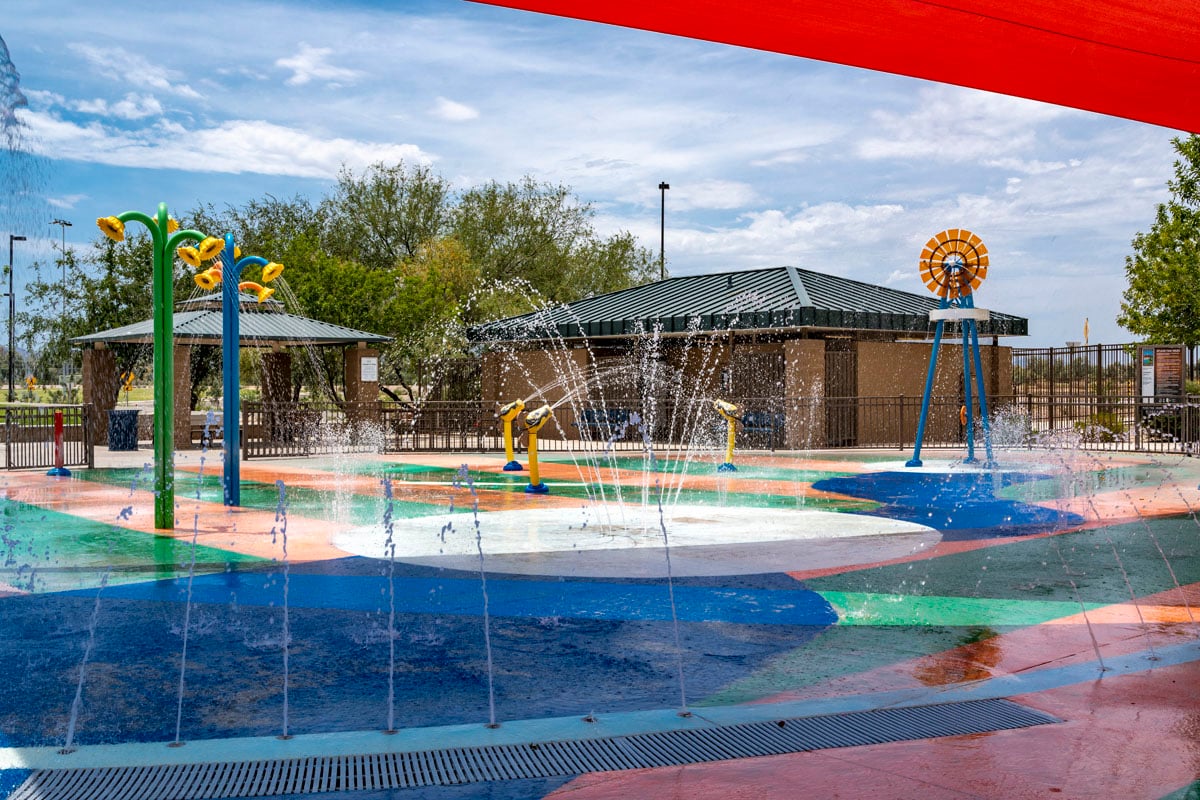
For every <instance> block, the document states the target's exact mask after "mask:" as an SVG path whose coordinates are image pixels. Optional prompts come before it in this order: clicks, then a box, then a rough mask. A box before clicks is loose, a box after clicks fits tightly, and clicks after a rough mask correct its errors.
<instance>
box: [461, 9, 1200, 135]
mask: <svg viewBox="0 0 1200 800" xmlns="http://www.w3.org/2000/svg"><path fill="white" fill-rule="evenodd" d="M477 1H478V2H485V3H490V4H492V5H499V6H508V7H510V8H518V9H524V10H527V11H540V12H543V13H547V14H557V15H559V16H566V17H575V18H578V19H587V20H592V21H595V22H606V23H611V24H613V25H622V26H625V27H629V28H641V29H644V30H649V31H658V32H660V33H671V34H676V35H679V36H688V37H691V38H694V39H706V40H709V41H713V42H724V43H726V44H733V45H739V46H742V47H753V48H756V49H759V50H770V51H774V52H777V53H788V54H790V55H795V56H803V57H805V58H814V59H818V60H821V61H831V62H834V63H838V64H848V65H850V66H855V67H865V68H867V69H873V70H878V71H881V72H894V73H897V74H900V75H910V76H912V77H915V78H925V79H928V80H932V81H938V82H941V83H953V84H958V85H961V86H969V87H971V88H974V89H985V90H987V91H991V92H1000V93H1003V94H1010V95H1016V96H1018V97H1028V98H1032V99H1034V100H1042V101H1045V102H1048V103H1055V104H1058V105H1062V106H1071V107H1074V108H1082V109H1086V110H1088V111H1098V112H1100V113H1102V114H1111V115H1113V116H1117V117H1128V118H1129V119H1135V120H1139V121H1142V122H1150V123H1153V124H1155V125H1163V126H1166V127H1168V128H1177V129H1179V130H1183V131H1188V132H1193V133H1194V132H1200V49H1198V48H1200V0H1041V1H1040V2H1039V0H1006V1H1002V0H946V1H945V2H936V1H934V0H592V2H580V0H477Z"/></svg>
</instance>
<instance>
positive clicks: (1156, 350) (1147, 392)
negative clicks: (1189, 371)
mask: <svg viewBox="0 0 1200 800" xmlns="http://www.w3.org/2000/svg"><path fill="white" fill-rule="evenodd" d="M1138 354H1139V359H1140V361H1141V365H1142V396H1143V397H1164V396H1165V397H1182V396H1183V388H1184V387H1183V382H1184V376H1185V370H1184V358H1183V345H1141V346H1140V347H1139V348H1138Z"/></svg>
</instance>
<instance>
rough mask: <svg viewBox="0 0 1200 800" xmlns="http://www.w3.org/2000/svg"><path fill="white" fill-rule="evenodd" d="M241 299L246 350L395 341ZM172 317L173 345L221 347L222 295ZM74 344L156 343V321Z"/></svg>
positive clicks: (184, 306)
mask: <svg viewBox="0 0 1200 800" xmlns="http://www.w3.org/2000/svg"><path fill="white" fill-rule="evenodd" d="M238 300H239V306H240V309H239V312H238V326H239V329H240V333H241V336H240V341H241V345H242V346H243V347H271V346H273V345H307V344H311V345H338V344H353V343H356V342H366V343H368V344H383V343H386V342H390V341H392V339H391V337H389V336H380V335H378V334H374V333H367V332H365V331H358V330H354V329H353V328H346V327H343V326H341V325H333V324H331V323H328V322H321V321H320V320H315V319H309V318H308V317H300V316H296V315H295V314H288V313H285V312H284V311H283V304H282V303H280V302H279V301H277V300H274V299H270V300H267V301H266V302H265V303H262V304H259V303H258V302H257V298H256V297H255V296H254V295H250V294H240V295H239V298H238ZM173 318H174V328H175V340H176V341H178V342H180V343H185V344H217V343H219V342H220V341H221V335H222V333H223V330H224V329H223V326H222V319H221V295H220V294H219V293H217V294H211V295H207V296H205V297H200V298H196V299H194V300H188V301H185V302H182V303H179V304H178V305H177V306H176V308H175V312H174V315H173ZM71 341H72V342H74V343H76V344H81V345H91V344H95V343H97V342H104V343H106V344H107V343H116V342H139V343H147V342H153V341H154V320H150V319H147V320H143V321H141V322H135V323H133V324H132V325H123V326H121V327H119V328H112V329H111V330H107V331H100V332H99V333H91V334H88V335H86V336H76V337H75V338H74V339H72V340H71Z"/></svg>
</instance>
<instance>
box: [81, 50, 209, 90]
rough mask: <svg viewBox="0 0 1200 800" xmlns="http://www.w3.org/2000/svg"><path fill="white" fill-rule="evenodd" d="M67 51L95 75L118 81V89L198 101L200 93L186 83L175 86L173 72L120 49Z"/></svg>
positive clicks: (174, 73)
mask: <svg viewBox="0 0 1200 800" xmlns="http://www.w3.org/2000/svg"><path fill="white" fill-rule="evenodd" d="M67 47H68V48H69V49H71V50H73V51H74V52H76V53H78V54H79V55H81V56H83V58H84V59H86V60H87V62H88V63H89V64H91V66H92V68H93V69H95V71H96V72H97V73H98V74H100V75H101V76H104V77H107V78H110V79H112V80H115V81H117V82H118V84H119V86H120V88H126V87H129V86H144V87H147V88H150V89H155V90H158V91H161V92H167V93H170V94H174V95H178V96H180V97H186V98H189V99H196V98H198V97H200V94H199V92H197V91H196V90H195V89H193V88H192V87H190V86H188V85H187V84H186V83H176V82H175V77H176V75H177V74H178V73H176V72H175V71H174V70H170V69H166V68H164V67H162V66H159V65H157V64H153V63H151V62H150V61H148V60H146V59H145V58H143V57H142V56H140V55H137V54H136V53H130V52H129V51H127V50H125V49H124V48H122V47H97V46H96V45H92V44H83V43H80V42H74V43H72V44H69V45H67Z"/></svg>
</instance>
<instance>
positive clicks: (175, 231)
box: [10, 203, 221, 530]
mask: <svg viewBox="0 0 1200 800" xmlns="http://www.w3.org/2000/svg"><path fill="white" fill-rule="evenodd" d="M134 221H136V222H140V223H142V224H143V225H145V226H146V228H147V229H149V231H150V238H151V241H152V242H153V244H154V273H153V288H152V292H153V302H154V306H153V307H154V527H155V528H160V529H166V530H172V529H174V527H175V485H174V481H173V480H172V478H173V475H174V469H175V465H174V463H173V462H174V460H175V425H174V421H175V305H174V289H175V287H174V280H173V279H174V274H173V267H174V264H175V259H174V250H175V248H176V247H177V246H179V245H181V244H183V243H184V242H187V241H193V242H200V248H199V253H200V257H201V258H202V259H203V260H205V261H208V260H211V259H214V258H216V257H217V256H218V255H220V253H221V240H220V239H216V238H213V237H211V236H208V237H206V236H205V235H204V234H203V233H200V232H199V231H193V230H183V231H181V230H179V223H178V222H176V221H175V220H173V219H171V217H170V215H169V214H167V204H166V203H159V204H158V214H157V215H155V216H153V217H151V216H150V215H149V214H143V213H142V212H141V211H126V212H125V213H123V214H118V215H117V216H115V217H101V218H100V219H98V220H96V225H97V226H98V227H99V228H100V230H101V231H102V232H103V233H104V235H105V236H107V237H108V238H110V239H112V240H113V241H114V242H121V241H124V240H125V223H126V222H134ZM10 380H11V379H10ZM10 391H11V390H10Z"/></svg>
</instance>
